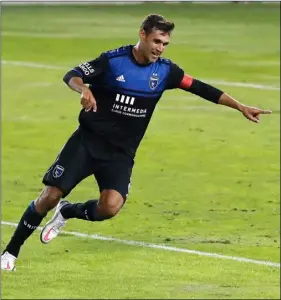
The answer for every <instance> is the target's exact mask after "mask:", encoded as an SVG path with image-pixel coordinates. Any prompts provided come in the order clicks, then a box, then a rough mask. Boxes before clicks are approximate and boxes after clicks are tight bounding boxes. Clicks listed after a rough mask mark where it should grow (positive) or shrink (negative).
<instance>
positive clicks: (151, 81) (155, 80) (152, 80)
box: [149, 73, 159, 90]
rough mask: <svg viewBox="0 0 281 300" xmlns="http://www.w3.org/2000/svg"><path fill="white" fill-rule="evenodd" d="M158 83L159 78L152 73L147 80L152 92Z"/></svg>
mask: <svg viewBox="0 0 281 300" xmlns="http://www.w3.org/2000/svg"><path fill="white" fill-rule="evenodd" d="M158 82H159V77H158V75H157V74H156V73H153V74H152V76H150V79H149V86H150V88H151V89H152V90H155V89H156V87H157V85H158Z"/></svg>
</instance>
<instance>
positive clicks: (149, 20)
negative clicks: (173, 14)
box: [140, 14, 175, 34]
mask: <svg viewBox="0 0 281 300" xmlns="http://www.w3.org/2000/svg"><path fill="white" fill-rule="evenodd" d="M140 28H141V29H143V30H144V31H145V33H146V34H150V33H151V32H152V30H153V29H158V30H161V31H163V32H168V33H170V32H171V31H173V29H174V28H175V24H174V23H172V22H169V21H168V20H166V19H165V18H164V17H163V16H161V15H156V14H151V15H148V16H147V17H146V18H145V19H144V20H143V21H142V23H141V26H140Z"/></svg>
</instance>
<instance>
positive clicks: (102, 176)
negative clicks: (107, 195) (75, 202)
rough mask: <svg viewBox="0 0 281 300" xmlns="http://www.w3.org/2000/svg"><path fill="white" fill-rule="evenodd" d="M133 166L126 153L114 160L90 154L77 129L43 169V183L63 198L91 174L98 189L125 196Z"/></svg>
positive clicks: (132, 161) (127, 191)
mask: <svg viewBox="0 0 281 300" xmlns="http://www.w3.org/2000/svg"><path fill="white" fill-rule="evenodd" d="M97 147H98V145H97ZM133 165H134V160H133V159H132V158H130V157H128V156H126V155H124V157H122V158H120V157H119V159H118V160H104V159H99V158H95V157H92V156H91V155H90V152H89V151H88V149H87V148H86V147H85V145H84V144H83V143H82V141H81V132H80V131H79V129H78V130H76V131H75V132H74V133H73V134H72V136H71V137H70V138H69V140H68V141H67V143H66V144H65V145H64V147H63V148H62V150H61V152H60V153H59V155H58V157H57V159H56V160H55V162H54V163H53V164H52V165H51V167H50V168H49V169H48V171H47V172H46V174H45V176H44V178H43V183H44V184H45V185H49V186H55V187H57V188H59V189H60V190H61V191H62V192H63V197H66V196H67V195H68V194H69V193H70V192H71V190H72V189H73V188H74V187H75V186H76V185H77V184H78V183H79V182H81V181H82V180H83V179H85V178H86V177H88V176H90V175H94V176H95V178H96V181H97V183H98V186H99V190H100V192H102V191H103V190H105V189H113V190H116V191H117V192H119V193H120V194H121V195H122V196H123V198H124V199H125V198H126V197H127V196H128V193H129V188H130V185H131V174H132V169H133Z"/></svg>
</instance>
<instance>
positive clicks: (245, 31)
mask: <svg viewBox="0 0 281 300" xmlns="http://www.w3.org/2000/svg"><path fill="white" fill-rule="evenodd" d="M51 4H52V3H51V2H44V3H37V4H32V5H30V4H29V5H27V4H26V3H21V4H19V3H16V4H15V3H13V4H12V5H9V3H8V2H5V3H1V22H2V24H1V38H2V43H1V45H2V49H1V54H2V56H1V106H2V107H1V108H2V119H1V121H2V122H1V126H2V131H1V140H2V157H1V162H2V189H1V194H2V195H1V198H2V226H1V230H2V249H3V247H4V245H6V244H7V242H8V240H9V239H10V236H11V234H12V233H13V230H14V228H13V226H15V223H17V222H18V220H19V218H20V217H21V215H22V213H23V211H24V210H25V208H26V206H27V205H28V204H29V203H30V201H31V200H32V199H35V198H36V197H38V195H39V193H40V192H41V190H42V188H43V185H42V183H41V181H42V177H43V175H44V173H45V172H46V170H47V169H48V168H49V166H50V165H51V164H52V162H53V161H54V160H55V158H56V156H57V154H58V152H59V151H60V149H61V148H62V146H63V145H64V143H65V142H66V140H67V139H68V137H69V136H70V134H71V133H72V132H73V131H74V130H75V129H76V128H77V126H78V120H77V117H78V114H79V111H80V109H81V107H80V98H79V95H78V94H77V93H74V92H73V91H71V90H70V89H69V88H68V87H67V86H66V85H65V84H64V83H63V81H62V77H63V75H64V74H65V73H66V72H67V71H68V70H69V69H70V68H72V67H74V66H76V65H78V64H80V63H81V62H84V61H87V60H90V59H93V58H95V57H97V56H99V55H100V53H102V52H103V51H106V50H109V49H114V48H117V47H120V46H122V45H127V44H135V43H137V41H138V30H139V26H140V23H141V21H142V20H143V19H144V18H145V16H146V15H148V14H150V13H158V14H162V15H164V16H165V17H166V18H168V19H170V20H171V21H174V22H175V24H176V27H175V31H174V32H173V34H172V38H171V43H170V45H169V46H168V48H167V50H166V51H165V53H164V57H167V58H169V59H171V60H172V61H173V62H175V63H177V64H178V65H179V66H180V67H182V68H183V69H184V70H185V72H186V73H187V74H190V75H192V76H193V77H195V78H197V79H200V80H203V81H205V82H208V83H210V84H212V85H214V86H216V87H218V88H220V89H222V90H224V91H225V92H227V93H228V94H230V95H232V96H233V97H235V98H236V99H237V100H238V101H240V102H242V103H245V104H248V105H252V106H258V107H260V108H265V109H271V110H272V111H273V113H272V115H266V116H262V118H261V123H260V124H254V123H250V122H249V121H248V120H246V119H245V118H244V117H243V116H242V115H241V114H240V113H239V112H237V111H233V110H231V109H229V108H227V107H222V106H219V105H214V104H212V103H210V102H208V101H205V100H203V99H201V98H199V97H197V96H195V95H192V94H190V93H187V92H183V91H180V90H172V91H169V92H166V93H165V94H164V96H163V98H162V99H161V100H160V102H159V105H158V107H157V109H156V111H155V114H154V116H153V118H152V121H151V124H150V127H149V129H148V131H147V134H146V136H145V137H144V140H143V142H142V144H141V146H140V148H139V151H138V153H137V156H136V164H135V168H134V172H133V177H132V188H131V192H130V195H129V199H128V200H127V203H126V205H125V206H124V208H123V209H122V211H121V212H120V214H119V215H118V216H117V217H116V218H114V219H112V220H109V221H105V222H101V223H87V222H83V221H79V220H71V221H69V222H68V224H67V226H66V228H65V231H67V232H66V233H65V234H62V235H61V236H60V237H59V238H58V239H56V240H55V241H54V242H53V243H52V244H50V245H47V246H44V245H41V244H40V241H39V232H36V233H34V234H33V236H32V237H31V238H30V239H29V240H28V241H27V242H26V244H25V246H24V247H23V249H22V252H21V254H20V259H19V261H18V264H17V272H16V273H15V274H6V273H5V274H2V297H3V299H8V298H10V299H16V298H17V299H20V298H29V299H42V298H49V299H56V298H57V299H62V298H63V299H70V298H76V299H83V298H85V299H86V298H87V299H94V298H99V299H106V298H112V299H120V298H130V299H132V298H138V299H151V298H155V299H156V298H158V299H166V298H171V299H176V298H177V299H226V298H234V299H258V298H260V299H280V286H279V285H280V264H279V262H280V3H278V2H277V3H276V2H275V3H262V2H261V3H257V2H254V3H253V2H251V1H247V2H246V3H245V2H239V3H238V1H230V2H229V3H225V2H219V3H217V2H216V3H203V2H199V3H198V2H197V1H194V2H186V3H181V2H180V3H171V2H168V3H164V1H163V2H154V3H148V2H140V3H137V2H135V3H133V4H132V3H130V4H129V3H125V2H124V1H123V2H122V3H121V4H120V3H117V2H115V3H113V2H111V3H106V4H105V3H103V4H102V3H93V2H92V3H87V4H85V3H83V4H81V5H80V4H79V3H64V4H62V3H60V4H57V5H51ZM117 4H118V5H117ZM98 195H99V194H98V189H97V185H96V183H95V181H94V179H93V178H92V177H89V178H87V179H86V180H85V181H83V182H82V183H81V184H80V185H79V186H77V187H76V188H75V190H73V192H72V193H71V194H70V196H69V199H68V200H70V201H72V202H84V201H86V200H88V199H93V198H97V197H98ZM50 216H51V214H50V215H49V216H48V217H47V219H49V217H50ZM70 231H71V232H78V233H85V234H88V236H85V237H84V238H81V237H78V236H75V235H70V234H69V232H70ZM92 234H98V235H99V236H98V237H97V236H94V237H95V238H96V239H93V237H92V238H91V237H90V236H89V235H92ZM104 237H105V238H108V237H113V240H111V241H106V240H102V239H103V238H104ZM114 239H119V240H114ZM127 240H131V241H135V242H136V241H137V242H147V243H153V244H157V245H159V244H161V245H165V246H173V247H177V249H178V248H180V249H188V250H196V251H198V252H196V253H192V252H190V253H182V252H179V251H180V250H177V251H174V252H172V251H164V250H163V249H151V248H148V247H146V246H145V245H144V246H143V247H140V246H139V244H136V243H135V242H132V245H128V244H126V242H124V241H127ZM134 243H135V244H134ZM206 252H208V253H211V254H210V255H211V256H206V255H207V254H206ZM217 254H221V255H224V256H227V257H229V256H232V257H236V258H237V259H236V260H235V259H234V260H231V259H225V258H224V257H220V256H218V255H217ZM212 255H213V256H212ZM244 258H247V259H252V260H253V261H252V262H244V261H243V259H244ZM257 261H262V262H263V263H262V264H259V263H258V262H257ZM271 263H273V264H271ZM31 282H32V284H31Z"/></svg>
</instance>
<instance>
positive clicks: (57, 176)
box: [53, 165, 64, 178]
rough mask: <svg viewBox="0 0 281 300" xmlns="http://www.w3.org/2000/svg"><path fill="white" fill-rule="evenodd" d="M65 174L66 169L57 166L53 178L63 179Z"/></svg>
mask: <svg viewBox="0 0 281 300" xmlns="http://www.w3.org/2000/svg"><path fill="white" fill-rule="evenodd" d="M63 172H64V167H62V166H60V165H56V166H55V168H54V170H53V176H54V178H59V177H61V175H62V174H63Z"/></svg>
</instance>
